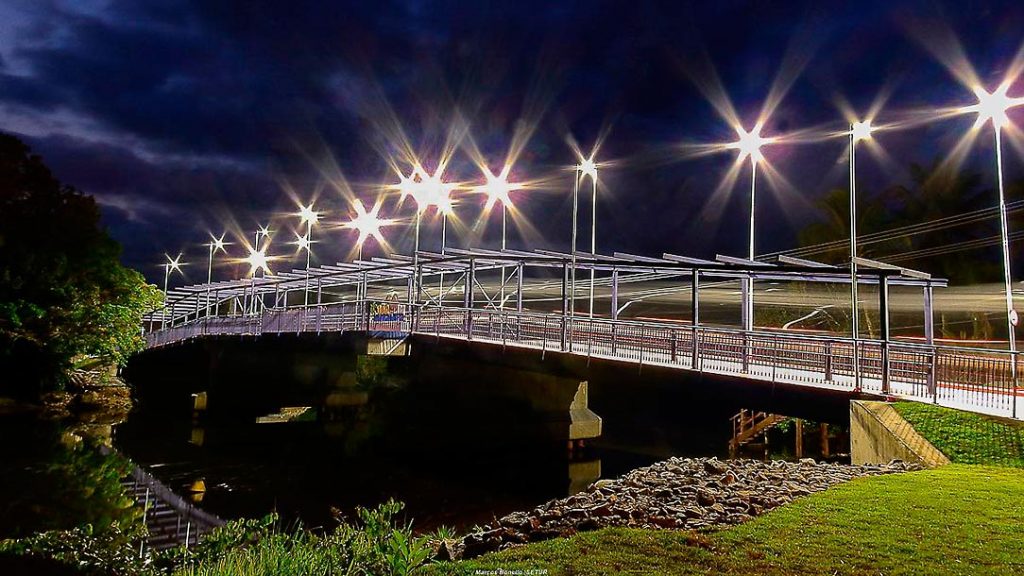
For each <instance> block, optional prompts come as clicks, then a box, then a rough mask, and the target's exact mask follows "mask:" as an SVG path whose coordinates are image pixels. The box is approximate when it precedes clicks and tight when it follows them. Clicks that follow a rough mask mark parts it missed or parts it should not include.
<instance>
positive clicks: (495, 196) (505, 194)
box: [483, 168, 596, 308]
mask: <svg viewBox="0 0 1024 576" xmlns="http://www.w3.org/2000/svg"><path fill="white" fill-rule="evenodd" d="M595 170H596V168H595ZM486 176H487V183H486V184H484V186H483V191H484V194H486V195H487V204H486V205H485V207H484V212H485V213H487V211H489V210H490V209H491V208H493V207H494V204H495V203H497V202H501V249H502V251H504V250H505V246H506V231H507V227H508V223H507V213H508V203H509V202H511V201H512V199H511V198H510V197H509V194H510V193H511V192H512V190H514V189H517V188H518V187H517V186H516V185H514V184H512V183H510V182H509V181H508V178H507V177H506V176H505V174H504V172H503V173H502V174H501V175H499V176H495V175H494V174H491V173H490V172H489V171H488V172H487V174H486ZM498 298H499V303H500V307H501V308H504V307H505V267H504V266H502V267H501V293H500V295H499V296H498Z"/></svg>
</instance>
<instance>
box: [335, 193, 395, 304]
mask: <svg viewBox="0 0 1024 576" xmlns="http://www.w3.org/2000/svg"><path fill="white" fill-rule="evenodd" d="M353 207H354V208H355V211H356V215H355V217H354V218H352V219H351V220H350V221H348V222H346V223H345V224H344V225H343V226H344V227H345V228H349V229H351V230H356V231H357V232H359V238H358V239H357V240H356V251H357V255H356V259H357V260H362V259H363V244H365V243H366V240H367V239H369V238H375V239H377V240H378V241H380V239H381V238H382V237H383V236H382V234H381V230H380V229H381V228H382V227H384V226H390V225H392V224H394V221H393V220H390V219H384V218H380V216H379V215H378V214H379V213H380V204H376V205H374V207H373V208H371V209H370V210H367V209H366V207H365V206H363V202H362V201H361V200H358V199H357V200H356V201H355V202H354V203H353ZM360 267H362V265H360ZM362 276H363V281H362V288H361V291H362V295H361V296H360V298H362V299H365V298H366V271H365V270H363V274H362Z"/></svg>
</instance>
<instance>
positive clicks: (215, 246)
mask: <svg viewBox="0 0 1024 576" xmlns="http://www.w3.org/2000/svg"><path fill="white" fill-rule="evenodd" d="M226 235H227V234H226V233H224V234H221V235H220V237H219V238H218V237H217V236H214V235H213V234H210V243H209V244H208V246H209V247H210V261H209V264H208V266H207V268H206V313H207V315H209V313H210V284H212V283H213V255H214V254H215V253H216V252H218V251H219V252H224V253H225V254H226V253H227V249H226V248H225V246H227V245H228V244H230V242H225V241H224V236H226Z"/></svg>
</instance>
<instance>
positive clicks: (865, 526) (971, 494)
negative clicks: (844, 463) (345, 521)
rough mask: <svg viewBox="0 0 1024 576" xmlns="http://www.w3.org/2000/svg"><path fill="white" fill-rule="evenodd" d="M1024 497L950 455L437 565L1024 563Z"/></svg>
mask: <svg viewBox="0 0 1024 576" xmlns="http://www.w3.org/2000/svg"><path fill="white" fill-rule="evenodd" d="M1022 504H1024V471H1022V470H1016V469H1011V468H995V467H981V466H963V465H950V466H946V467H943V468H940V469H936V470H926V471H921V472H912V473H907V474H897V475H890V476H877V477H872V478H862V479H858V480H854V481H852V482H849V483H846V484H843V485H840V486H837V487H834V488H831V489H829V490H827V491H825V492H822V493H818V494H815V495H812V496H809V497H807V498H803V499H801V500H798V501H796V502H794V503H793V504H790V505H788V506H785V507H783V508H779V509H777V510H774V511H772V512H771V513H769V514H766V515H765V516H761V517H759V518H756V519H755V520H752V521H750V522H748V523H745V524H742V525H739V526H736V527H733V528H729V529H726V530H722V531H719V532H713V533H707V534H695V533H692V532H680V531H668V530H665V531H657V530H638V529H626V528H611V529H604V530H598V531H595V532H587V533H581V534H578V535H576V536H573V537H571V538H566V539H558V540H551V541H547V542H541V543H537V544H531V545H527V546H524V547H520V548H515V549H511V550H506V551H504V552H499V553H496V554H490V555H486V556H483V557H481V558H480V559H477V560H474V561H466V562H461V563H457V564H447V565H438V566H434V567H433V569H432V570H431V572H432V573H434V574H483V573H486V571H493V570H496V569H504V570H513V569H521V570H529V569H533V570H538V569H540V570H546V571H547V574H595V575H599V574H666V575H680V574H766V575H779V576H781V575H789V574H829V575H831V574H885V575H894V576H898V575H907V576H909V575H918V574H939V575H943V574H949V575H954V574H1021V573H1024V506H1022ZM534 573H539V572H534Z"/></svg>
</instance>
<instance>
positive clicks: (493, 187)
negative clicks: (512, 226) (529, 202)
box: [483, 171, 515, 308]
mask: <svg viewBox="0 0 1024 576" xmlns="http://www.w3.org/2000/svg"><path fill="white" fill-rule="evenodd" d="M486 176H487V184H485V185H484V186H483V191H484V193H485V194H487V205H486V206H485V207H484V213H488V211H489V210H490V209H491V208H493V207H494V205H495V203H498V202H501V250H502V252H504V251H505V248H506V246H507V244H506V241H507V228H508V203H509V202H510V201H511V199H510V198H509V193H510V192H511V191H512V190H513V189H514V188H515V185H513V184H511V183H509V181H508V176H507V174H506V173H505V171H502V173H501V174H500V175H498V176H495V175H493V174H490V173H487V175H486ZM498 298H499V300H498V302H499V306H500V307H501V308H504V307H505V266H502V267H501V290H500V294H499V296H498Z"/></svg>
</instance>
